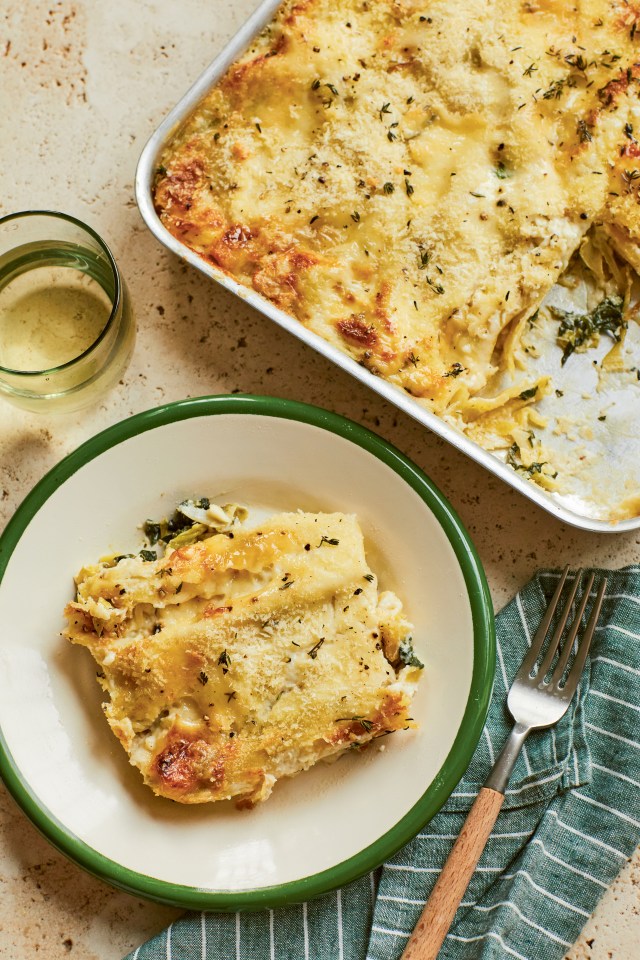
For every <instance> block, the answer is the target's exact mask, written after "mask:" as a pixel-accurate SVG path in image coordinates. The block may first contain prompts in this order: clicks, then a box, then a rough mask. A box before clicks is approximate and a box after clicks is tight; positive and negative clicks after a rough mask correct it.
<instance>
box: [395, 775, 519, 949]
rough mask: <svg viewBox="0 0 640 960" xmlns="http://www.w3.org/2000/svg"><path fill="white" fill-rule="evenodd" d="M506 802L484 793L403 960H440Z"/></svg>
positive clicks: (487, 791) (492, 792)
mask: <svg viewBox="0 0 640 960" xmlns="http://www.w3.org/2000/svg"><path fill="white" fill-rule="evenodd" d="M503 801H504V794H503V793H499V792H498V791H497V790H492V789H491V788H490V787H482V789H481V790H480V793H479V794H478V796H477V797H476V799H475V801H474V804H473V806H472V807H471V810H470V811H469V815H468V816H467V819H466V821H465V824H464V827H463V828H462V830H461V832H460V835H459V837H458V839H457V840H456V842H455V843H454V845H453V849H452V850H451V853H450V854H449V856H448V857H447V862H446V863H445V865H444V867H443V868H442V872H441V874H440V876H439V877H438V880H437V882H436V885H435V887H434V888H433V890H432V891H431V896H430V897H429V899H428V901H427V903H426V906H425V908H424V910H423V911H422V914H421V916H420V919H419V920H418V923H417V924H416V926H415V929H414V931H413V933H412V934H411V938H410V939H409V942H408V943H407V946H406V947H405V950H404V953H403V954H402V957H401V960H436V957H437V956H438V952H439V950H440V947H441V946H442V944H443V941H444V938H445V937H446V935H447V933H448V932H449V927H450V926H451V924H452V922H453V918H454V916H455V913H456V910H457V909H458V907H459V906H460V902H461V900H462V898H463V897H464V894H465V890H466V889H467V887H468V886H469V881H470V880H471V877H472V875H473V871H474V870H475V868H476V865H477V863H478V860H479V859H480V857H481V856H482V851H483V850H484V848H485V847H486V845H487V840H488V839H489V836H490V834H491V831H492V830H493V825H494V823H495V822H496V819H497V816H498V814H499V813H500V808H501V807H502V804H503Z"/></svg>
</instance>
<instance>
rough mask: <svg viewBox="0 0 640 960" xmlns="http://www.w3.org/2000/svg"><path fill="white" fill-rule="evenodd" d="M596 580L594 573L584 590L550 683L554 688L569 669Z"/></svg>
mask: <svg viewBox="0 0 640 960" xmlns="http://www.w3.org/2000/svg"><path fill="white" fill-rule="evenodd" d="M594 579H595V574H593V573H592V574H591V575H590V577H589V579H588V581H587V585H586V587H585V588H584V593H583V594H582V600H581V601H580V606H579V607H578V610H577V611H576V615H575V619H574V621H573V623H572V624H571V628H570V630H569V634H568V636H567V638H566V640H565V641H564V644H563V647H562V652H561V653H560V656H559V657H558V662H557V664H556V666H555V670H554V671H553V676H552V677H551V680H550V681H549V683H550V685H551V686H553V684H554V683H555V684H559V683H560V681H561V680H562V677H563V674H564V671H565V670H566V668H567V664H568V662H569V657H570V656H571V651H572V650H573V641H574V640H575V638H576V636H577V633H578V630H579V629H580V623H581V622H582V614H583V613H584V611H585V608H586V606H587V603H588V602H589V596H590V594H591V588H592V586H593V581H594ZM542 679H544V678H542Z"/></svg>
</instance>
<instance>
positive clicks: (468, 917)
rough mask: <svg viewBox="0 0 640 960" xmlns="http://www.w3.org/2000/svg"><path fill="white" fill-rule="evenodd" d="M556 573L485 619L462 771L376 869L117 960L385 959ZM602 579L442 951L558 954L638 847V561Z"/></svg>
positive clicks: (501, 710)
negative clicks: (478, 727)
mask: <svg viewBox="0 0 640 960" xmlns="http://www.w3.org/2000/svg"><path fill="white" fill-rule="evenodd" d="M603 574H604V571H599V572H598V571H597V572H596V583H595V585H594V588H593V589H594V595H595V590H596V588H597V585H598V581H599V578H600V577H601V576H602V575H603ZM558 576H559V574H558V572H557V571H542V572H541V573H539V574H538V575H537V576H536V577H535V578H534V579H533V580H532V581H531V582H530V583H529V584H528V585H527V586H526V587H525V588H524V589H523V590H522V592H521V593H519V594H518V595H517V596H516V598H515V599H514V600H513V601H512V602H511V603H510V604H509V605H508V606H507V607H505V609H504V610H502V611H501V613H500V614H499V615H498V617H497V639H498V660H497V669H496V679H495V688H494V695H493V700H492V704H491V708H490V711H489V716H488V719H487V724H486V726H485V729H484V731H483V735H482V738H481V740H480V743H479V745H478V748H477V750H476V753H475V755H474V758H473V760H472V762H471V765H470V767H469V769H468V771H467V773H466V775H465V777H464V778H463V779H462V780H461V781H460V783H459V784H458V786H457V788H456V790H455V791H454V793H453V794H452V796H451V797H450V799H449V800H448V801H447V803H446V804H445V806H444V807H443V808H442V810H441V812H440V813H438V814H437V815H436V816H435V817H434V818H433V820H431V822H430V823H429V824H427V826H426V827H425V828H424V829H423V831H422V832H421V833H420V834H418V836H417V837H416V838H415V839H414V840H413V841H412V842H411V843H409V844H408V845H407V846H406V847H404V848H403V849H402V850H401V851H400V852H399V853H398V854H396V856H395V857H394V858H393V859H392V860H391V861H389V862H388V863H386V864H385V865H384V866H383V867H382V869H381V870H379V871H376V873H375V874H370V875H369V876H366V877H363V878H361V879H360V880H358V881H356V882H354V883H352V884H350V885H349V886H348V887H345V888H344V889H343V890H339V891H337V892H335V893H332V894H330V895H328V896H325V897H323V898H321V899H318V900H315V901H310V902H309V903H303V904H300V905H297V906H293V907H288V908H283V909H279V910H276V911H272V910H269V911H262V912H259V913H236V914H213V913H208V914H206V913H203V914H188V915H186V916H185V917H183V918H181V919H179V920H177V921H176V922H175V923H173V924H172V925H171V926H170V927H169V928H168V929H167V930H165V931H163V932H162V933H160V934H159V935H158V936H157V937H154V938H153V939H152V940H150V941H148V942H147V943H146V944H144V945H143V946H141V947H138V949H137V950H135V951H134V952H133V953H132V954H130V955H129V957H128V958H127V960H398V958H399V957H400V955H401V953H402V951H403V949H404V946H405V944H406V942H407V939H408V936H409V934H410V932H411V930H412V929H413V926H414V925H415V923H416V921H417V919H418V916H419V914H420V912H421V909H422V907H423V905H424V902H425V900H426V898H427V897H428V896H429V892H430V891H431V889H432V887H433V885H434V883H435V881H436V878H437V876H438V873H439V871H440V869H441V868H442V865H443V864H444V861H445V860H446V857H447V855H448V853H449V851H450V849H451V847H452V845H453V842H454V840H455V838H456V837H457V835H458V833H459V832H460V829H461V828H462V825H463V823H464V819H465V816H466V813H467V812H468V810H469V808H470V806H471V804H472V803H473V800H474V798H475V796H476V794H477V792H478V790H479V788H480V786H481V785H482V783H483V782H484V780H485V778H486V776H487V774H488V772H489V770H490V768H491V766H492V763H493V760H494V758H495V756H496V755H497V754H498V752H499V750H500V748H501V746H502V744H503V743H504V740H505V739H506V736H507V733H508V730H509V729H510V725H511V724H510V720H509V717H508V715H507V713H506V710H505V703H506V693H507V690H508V688H509V686H510V683H511V680H512V678H513V676H514V675H515V673H516V671H517V669H518V667H519V665H520V662H521V660H522V658H523V656H524V653H525V650H526V648H527V645H528V644H529V643H530V639H531V638H530V632H529V631H530V625H537V623H539V621H540V619H541V617H542V614H543V612H544V610H545V608H546V606H547V604H548V602H549V600H550V598H551V596H552V594H553V590H554V587H555V585H556V583H557V578H558ZM606 576H607V579H608V588H607V593H606V596H605V601H604V606H603V613H602V614H601V618H600V626H598V628H597V630H596V634H595V636H594V641H593V645H592V650H591V656H590V659H589V661H588V662H587V666H586V669H585V673H584V676H583V679H582V682H581V684H580V687H579V689H578V692H577V694H576V696H575V697H574V700H573V702H572V704H571V707H570V709H569V711H568V712H567V714H566V715H565V717H564V718H563V719H562V720H561V721H560V723H558V724H557V725H556V726H555V727H553V728H551V729H550V730H547V731H540V732H538V733H535V734H532V735H531V736H530V738H529V739H528V741H527V743H526V746H525V749H524V751H523V752H522V754H521V756H520V758H519V760H518V762H517V764H516V767H515V770H514V773H513V776H512V778H511V781H510V783H509V789H508V791H507V794H506V799H505V804H504V807H503V810H502V812H501V814H500V816H499V817H498V821H497V823H496V826H495V828H494V832H493V834H492V837H491V839H490V841H489V844H488V846H487V848H486V850H485V852H484V854H483V856H482V858H481V860H480V862H479V864H478V867H477V869H476V871H475V874H474V876H473V878H472V881H471V884H470V886H469V889H468V890H467V893H466V895H465V899H464V901H463V903H462V905H461V906H460V908H459V910H458V912H457V914H456V918H455V920H454V923H453V926H452V928H451V930H450V932H449V935H448V937H447V939H446V940H445V943H444V944H443V947H442V950H441V952H440V955H439V956H440V958H442V960H489V958H506V957H517V958H520V960H540V958H542V957H544V958H545V960H560V958H562V957H563V956H564V954H565V953H566V951H567V949H568V948H569V947H570V945H571V944H572V943H573V942H574V941H575V939H576V938H577V936H578V934H579V932H580V930H581V928H582V926H583V925H584V923H585V921H586V920H587V918H588V917H589V916H590V915H591V913H592V912H593V910H594V908H595V906H596V904H597V902H598V900H599V899H600V897H601V896H602V894H603V893H604V891H605V890H606V888H607V886H608V885H609V884H610V883H611V881H612V880H613V879H614V877H615V876H616V874H617V873H618V871H619V869H620V867H621V866H622V864H623V863H624V862H625V860H627V858H628V857H629V856H630V855H631V853H632V852H633V850H634V848H635V846H636V844H637V843H638V842H639V841H640V743H639V740H640V723H639V721H640V567H627V568H625V569H623V570H619V571H615V572H612V571H606Z"/></svg>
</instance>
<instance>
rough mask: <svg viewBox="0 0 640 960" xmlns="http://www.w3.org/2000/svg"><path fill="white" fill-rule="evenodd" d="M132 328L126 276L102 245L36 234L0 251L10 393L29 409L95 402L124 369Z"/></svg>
mask: <svg viewBox="0 0 640 960" xmlns="http://www.w3.org/2000/svg"><path fill="white" fill-rule="evenodd" d="M134 336H135V334H134V324H133V318H132V316H131V311H130V307H129V302H128V297H127V294H126V290H125V287H124V283H123V282H122V280H121V278H119V277H118V276H117V275H116V273H115V265H114V264H113V262H112V261H111V260H110V259H109V258H107V256H105V254H104V252H103V251H102V250H100V249H95V250H92V249H90V248H89V247H85V246H82V245H80V244H78V243H71V242H67V241H65V240H55V241H46V240H39V241H35V242H31V243H26V244H21V245H20V246H18V247H16V248H14V249H12V250H9V251H7V252H6V253H4V254H3V255H2V256H0V373H1V374H2V377H1V380H2V383H0V387H2V389H3V392H4V393H5V395H6V397H7V399H9V400H12V401H13V402H15V403H18V404H19V405H20V406H24V407H27V408H28V409H32V410H36V409H40V408H41V407H42V402H43V401H45V403H46V406H47V407H52V408H55V409H65V410H66V409H73V408H76V407H78V406H83V405H84V404H85V403H88V402H92V400H94V399H96V398H97V396H98V394H99V393H101V392H103V391H104V390H105V389H107V388H108V387H109V386H111V385H112V384H113V383H114V382H115V380H116V379H117V378H118V377H119V375H120V374H121V373H122V370H123V369H124V367H125V365H126V363H127V362H128V360H129V358H130V355H131V351H132V349H133V342H134ZM18 381H19V382H18Z"/></svg>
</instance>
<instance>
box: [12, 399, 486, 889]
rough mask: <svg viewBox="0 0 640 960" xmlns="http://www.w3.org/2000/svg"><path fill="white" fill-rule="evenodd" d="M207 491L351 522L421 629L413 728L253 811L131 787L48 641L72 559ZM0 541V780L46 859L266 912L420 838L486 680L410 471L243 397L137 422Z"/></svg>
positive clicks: (82, 692)
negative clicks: (57, 855) (40, 837)
mask: <svg viewBox="0 0 640 960" xmlns="http://www.w3.org/2000/svg"><path fill="white" fill-rule="evenodd" d="M245 411H246V412H245ZM285 417H287V418H285ZM288 417H296V419H289V418H288ZM183 418H184V419H183ZM305 420H306V422H305ZM341 434H342V435H341ZM350 436H352V437H353V439H349V438H348V437H350ZM354 441H355V442H354ZM381 456H384V457H386V458H387V462H385V461H384V459H381ZM399 469H402V471H403V472H404V475H402V473H401V472H398V471H399ZM74 471H75V472H74ZM408 479H409V482H408ZM414 484H415V486H414ZM201 495H206V496H209V497H210V498H212V499H214V500H220V501H222V502H225V501H229V500H233V501H236V502H239V503H243V504H246V505H247V506H248V507H249V508H250V511H251V514H252V516H253V517H254V518H255V519H259V518H261V517H263V516H265V515H266V514H269V513H272V512H274V511H281V510H292V509H293V510H295V509H298V508H300V509H302V510H328V511H331V510H341V511H345V512H353V513H355V514H356V515H357V516H358V518H359V520H360V523H361V526H362V528H363V530H364V533H365V538H366V545H367V554H368V557H369V559H370V563H371V565H372V568H373V569H374V570H375V571H376V572H377V573H378V574H379V577H380V585H381V588H391V589H393V590H395V591H396V592H397V593H398V594H399V596H400V597H401V598H402V600H403V602H404V604H405V607H406V610H407V613H408V616H409V617H410V619H411V620H412V621H413V623H414V624H415V636H414V640H415V647H416V651H417V653H418V655H419V656H420V658H421V659H422V660H423V661H424V663H425V672H424V677H423V679H422V682H421V685H420V690H419V693H418V695H417V697H416V700H415V711H414V715H415V718H416V719H417V720H418V722H419V724H420V729H419V731H417V732H401V733H399V734H396V735H394V736H393V737H388V738H384V740H383V741H381V743H380V745H373V746H372V747H371V748H370V749H368V750H367V751H365V752H364V753H362V754H357V755H356V754H353V755H350V756H346V757H344V758H342V759H340V760H339V761H338V762H336V763H334V764H332V765H328V764H321V765H318V766H317V767H316V768H314V769H313V770H311V771H309V772H307V773H305V774H302V775H300V776H298V777H296V778H295V779H292V780H288V781H282V782H280V783H279V784H277V785H276V788H275V790H274V793H273V795H272V797H271V798H270V799H269V800H268V801H267V802H266V803H265V804H264V805H260V806H258V807H257V808H256V809H254V810H252V811H243V812H239V811H238V810H236V809H235V807H234V806H233V804H231V803H221V804H215V805H204V806H197V807H187V806H181V805H179V804H176V803H172V802H171V801H168V800H164V799H160V798H157V797H155V796H154V795H153V794H152V793H151V792H150V791H149V790H148V789H147V788H146V787H144V786H143V784H142V782H141V778H140V775H139V773H138V772H137V771H136V770H135V769H134V768H133V767H131V766H130V765H129V763H128V760H127V757H126V755H125V753H124V751H123V750H122V748H121V746H120V744H119V743H118V742H117V741H116V739H115V737H114V736H113V734H112V733H111V731H110V730H109V729H108V727H107V724H106V721H105V720H104V718H103V716H102V711H101V708H100V704H101V699H102V693H101V691H100V690H99V687H98V685H97V682H96V680H95V670H96V667H95V663H94V661H93V659H92V658H91V656H90V655H89V653H88V652H87V651H85V650H82V649H80V648H77V647H72V646H71V645H70V644H68V643H66V642H65V641H63V640H62V639H61V637H60V635H59V632H60V629H61V627H62V624H63V619H62V610H63V608H64V605H65V603H66V602H67V601H68V600H69V599H71V598H72V596H73V580H72V577H73V574H74V572H76V571H77V570H78V569H79V568H80V567H81V566H82V565H83V564H87V563H91V562H94V561H95V560H96V559H97V558H98V557H99V556H101V555H103V554H105V553H111V552H127V551H128V550H131V549H136V548H137V549H139V548H140V547H141V546H143V545H144V544H143V538H142V536H141V533H140V531H139V529H138V526H139V524H140V523H141V522H142V521H143V520H144V519H146V518H158V517H161V516H165V515H167V514H168V513H170V512H172V510H173V508H174V506H175V504H176V502H178V501H179V500H181V499H183V498H185V497H192V496H201ZM425 497H427V498H428V499H429V498H430V499H431V501H432V502H430V503H429V502H427V500H425ZM22 528H24V529H22ZM14 543H15V547H13V544H14ZM0 546H2V548H3V551H4V554H5V557H6V556H7V554H10V556H9V558H8V563H7V566H6V570H5V572H4V576H3V579H2V583H1V585H0V622H2V625H3V631H2V633H3V638H2V643H1V647H0V730H1V732H2V737H3V738H4V744H3V748H4V749H3V755H2V756H0V763H1V764H2V772H3V776H4V778H5V780H6V782H7V784H8V786H9V788H10V789H11V790H12V792H13V793H14V796H16V799H18V801H19V802H20V803H22V805H23V807H25V809H26V811H27V813H28V814H29V815H30V816H31V817H32V819H34V821H35V822H36V823H37V825H38V826H39V827H40V828H41V829H42V830H44V832H45V833H46V834H47V835H48V836H49V838H50V839H52V840H53V842H54V843H56V845H58V846H60V847H61V848H62V849H64V850H65V852H67V853H69V855H70V856H72V857H73V858H74V859H76V860H78V861H79V862H80V863H82V864H83V865H84V866H87V867H88V868H89V869H90V870H92V871H93V872H94V873H98V874H99V875H101V876H104V877H105V878H106V879H108V880H110V881H111V882H114V883H117V884H119V885H122V886H125V887H126V888H127V889H132V890H133V891H135V892H137V893H140V894H143V895H148V896H157V897H161V898H162V899H165V900H169V901H170V902H178V903H182V904H185V905H188V906H191V905H203V903H205V904H206V903H212V904H213V905H216V906H222V907H224V906H228V905H230V903H231V902H232V901H231V899H225V897H220V896H218V897H217V899H216V897H215V896H214V899H213V901H211V900H207V899H206V898H207V896H208V895H209V894H211V893H213V894H214V895H217V894H221V893H222V894H227V895H231V897H233V896H236V897H237V895H238V894H240V895H241V899H242V895H243V894H248V895H249V894H250V895H249V896H247V905H259V904H260V903H262V901H259V900H258V899H256V891H264V890H265V888H271V892H270V893H269V892H268V893H267V896H268V899H269V902H270V903H275V902H284V901H286V900H287V899H290V898H291V897H298V898H300V896H301V894H302V893H305V894H306V892H307V890H311V891H312V892H313V891H318V890H323V889H328V888H330V887H331V886H335V885H337V884H338V883H342V882H344V881H345V879H351V878H352V877H353V876H355V875H357V874H358V873H362V872H364V870H366V869H369V868H371V867H372V866H373V865H374V864H375V863H377V862H379V861H380V860H381V859H383V858H384V857H385V856H387V855H389V853H390V852H391V851H392V850H393V849H395V848H397V847H398V846H399V845H400V844H401V843H403V842H405V840H406V839H408V837H409V836H410V835H411V834H412V833H413V832H415V830H417V829H419V827H420V825H421V824H422V823H424V821H425V820H426V819H428V817H429V816H430V815H432V813H433V812H435V809H437V808H438V807H439V806H440V805H441V803H442V802H443V801H444V799H446V796H447V795H448V793H449V792H450V790H451V789H452V788H453V786H454V784H455V782H456V780H457V779H458V777H459V776H460V774H461V773H462V771H463V769H464V767H465V765H466V763H467V762H468V759H469V757H470V754H471V752H472V750H473V748H474V746H475V743H476V742H477V739H478V736H479V734H480V731H481V728H482V722H483V719H484V711H486V706H487V703H488V696H489V691H490V686H491V678H492V676H493V660H492V656H493V646H492V617H491V609H490V604H489V601H488V599H487V593H486V586H485V584H484V577H483V575H482V572H481V569H480V566H479V562H478V561H477V558H475V555H474V554H473V548H472V547H471V546H470V544H469V543H468V540H467V539H466V535H465V533H464V531H463V530H462V528H461V527H460V525H459V522H458V521H457V520H456V519H455V518H453V519H452V518H451V516H450V508H449V507H448V505H447V504H446V501H444V498H442V497H441V495H439V494H438V493H437V491H433V489H432V488H431V487H430V486H429V485H428V481H426V478H423V475H421V474H420V473H419V471H417V468H414V467H413V465H411V464H409V462H408V461H405V460H404V458H402V457H400V455H398V454H397V453H395V452H394V451H393V450H392V448H390V447H388V445H387V444H385V443H384V441H381V440H380V439H379V438H376V437H375V436H374V435H373V434H369V433H368V431H365V430H363V429H362V428H360V427H357V426H356V425H355V424H350V423H349V422H348V421H344V420H342V419H341V418H338V417H334V416H333V415H331V414H328V413H325V412H323V411H317V410H315V408H310V407H303V406H302V405H299V404H293V403H287V402H286V401H277V400H272V399H268V398H242V397H240V398H233V399H231V398H222V397H221V398H209V399H203V400H200V401H185V402H183V403H181V404H173V405H170V406H169V407H166V408H161V409H160V410H158V411H151V412H149V413H146V414H140V415H139V416H138V417H134V418H132V419H131V420H128V421H125V422H124V423H123V424H119V425H117V426H116V427H114V428H112V429H111V430H109V431H106V432H105V434H101V435H100V436H99V437H97V438H94V439H93V440H92V441H89V443H88V444H85V445H84V446H83V447H81V448H80V450H78V451H76V453H75V454H73V455H72V456H71V458H68V459H67V461H64V462H63V464H61V465H60V466H59V467H58V468H56V470H54V471H53V473H52V474H50V475H49V476H48V477H47V478H45V480H44V481H43V482H42V484H40V485H39V486H38V487H37V488H36V490H35V491H34V492H33V493H32V494H31V495H30V497H29V498H28V499H27V501H26V502H25V504H23V506H22V507H21V508H20V510H19V511H18V514H17V515H16V517H15V518H14V520H13V521H12V524H11V525H10V527H9V528H8V530H7V531H6V533H5V534H4V537H3V540H2V543H1V544H0ZM12 547H13V552H11V550H12ZM474 646H475V674H474ZM465 710H467V714H466V716H465ZM463 717H464V722H463ZM459 732H460V737H459V739H458V743H457V745H456V747H455V749H453V747H454V740H455V739H456V736H457V735H458V734H459ZM452 749H453V753H452ZM441 768H443V770H441ZM439 771H440V777H439V778H438V781H437V783H436V784H435V785H434V786H433V787H432V788H431V792H430V793H429V791H428V790H427V788H429V787H430V784H432V782H433V781H434V778H436V775H437V774H438V772H439ZM425 791H427V798H426V799H425ZM108 861H110V863H109V862H108ZM338 865H341V866H340V867H339V868H338V869H336V868H337V866H338ZM148 878H152V879H151V881H149V882H147V881H148ZM304 878H310V880H308V881H305V884H306V886H305V884H303V885H302V886H301V885H300V882H301V881H303V879H304ZM155 881H160V883H155ZM273 888H275V889H273ZM201 894H202V895H204V897H205V899H204V900H202V897H201V896H200V895H201Z"/></svg>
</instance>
